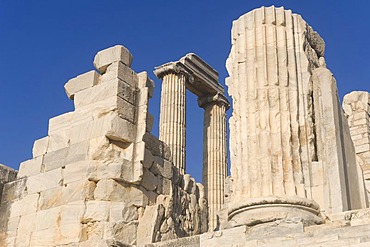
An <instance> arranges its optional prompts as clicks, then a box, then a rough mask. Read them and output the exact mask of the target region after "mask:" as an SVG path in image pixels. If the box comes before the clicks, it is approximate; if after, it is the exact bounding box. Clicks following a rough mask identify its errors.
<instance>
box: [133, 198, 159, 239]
mask: <svg viewBox="0 0 370 247" xmlns="http://www.w3.org/2000/svg"><path fill="white" fill-rule="evenodd" d="M164 211H165V210H164V207H163V206H162V205H153V206H147V207H146V208H145V211H144V214H143V216H142V217H141V218H140V219H139V225H138V229H137V230H138V232H139V233H140V234H138V236H137V245H138V246H145V244H150V243H153V242H154V241H155V235H156V233H157V232H158V231H159V228H160V223H161V221H162V218H163V216H164Z"/></svg>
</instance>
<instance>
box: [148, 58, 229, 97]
mask: <svg viewBox="0 0 370 247" xmlns="http://www.w3.org/2000/svg"><path fill="white" fill-rule="evenodd" d="M170 73H173V74H179V73H183V74H185V75H186V76H187V80H186V88H187V89H189V90H190V91H191V92H192V93H194V94H195V95H197V96H198V97H204V96H208V95H214V94H217V93H220V94H224V88H223V87H222V85H221V84H220V83H218V72H217V71H216V70H214V69H213V68H212V67H211V66H210V65H209V64H207V63H206V62H205V61H203V60H202V59H201V58H200V57H198V56H197V55H195V54H194V53H189V54H187V55H185V56H184V57H182V58H181V59H180V60H179V61H176V62H168V63H165V64H163V65H161V66H158V67H155V70H154V74H155V75H156V76H157V77H158V78H160V79H163V77H164V76H165V75H167V74H170Z"/></svg>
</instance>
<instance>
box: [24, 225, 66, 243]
mask: <svg viewBox="0 0 370 247" xmlns="http://www.w3.org/2000/svg"><path fill="white" fill-rule="evenodd" d="M58 231H59V230H58V229H57V228H55V227H52V228H48V229H45V230H41V231H35V232H33V233H32V237H31V241H30V244H29V245H27V246H45V247H46V246H52V245H51V244H50V243H52V244H53V245H55V244H59V240H60V239H59V234H58Z"/></svg>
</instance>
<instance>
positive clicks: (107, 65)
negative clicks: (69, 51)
mask: <svg viewBox="0 0 370 247" xmlns="http://www.w3.org/2000/svg"><path fill="white" fill-rule="evenodd" d="M324 52H325V43H324V41H323V39H322V38H321V37H320V35H319V34H318V33H317V32H315V31H314V30H313V29H312V28H311V27H310V26H309V25H308V24H307V23H306V22H305V21H304V20H303V18H302V17H301V16H299V15H297V14H293V13H292V12H291V11H290V10H285V9H284V8H275V7H274V6H272V7H268V8H266V7H261V8H259V9H256V10H253V11H251V12H249V13H247V14H245V15H243V16H241V17H239V18H238V19H237V20H235V21H234V22H233V27H232V47H231V51H230V54H229V57H228V59H227V61H226V67H227V70H228V73H229V77H228V78H226V84H227V86H228V93H229V95H230V96H231V98H232V105H233V108H232V117H231V118H230V120H229V129H230V140H229V144H230V146H229V148H230V149H229V150H230V163H231V164H230V166H231V175H230V176H228V172H227V167H228V166H227V160H228V159H227V145H226V143H227V140H226V136H227V135H226V133H227V128H226V111H227V110H228V109H229V107H230V103H229V102H228V100H227V97H226V96H225V92H224V89H223V87H222V86H221V84H220V83H219V78H218V73H217V71H215V70H214V69H213V68H212V67H211V66H210V65H209V64H208V63H207V62H205V61H203V60H202V59H201V58H200V57H199V56H197V55H196V54H193V53H189V54H187V55H185V56H184V57H182V58H180V59H179V60H178V61H175V62H168V63H165V64H163V65H161V66H159V67H156V68H155V70H154V74H155V75H156V76H157V77H158V78H160V79H161V80H162V85H161V88H162V93H161V109H160V117H159V123H160V124H159V128H160V129H159V138H157V137H155V136H154V135H152V134H151V130H152V125H153V122H154V121H156V119H154V117H153V116H152V115H151V114H150V113H149V112H148V105H149V99H150V98H151V97H153V88H154V83H153V81H152V80H151V79H150V78H149V76H148V74H147V72H141V73H137V72H135V71H133V70H132V69H131V64H132V61H133V56H132V55H131V53H130V51H129V50H128V49H126V48H125V47H124V46H120V45H117V46H114V47H111V48H108V49H105V50H102V51H100V52H98V53H97V54H96V56H95V58H94V66H95V69H94V70H92V71H90V72H87V73H84V74H82V75H79V76H77V77H75V78H73V79H71V80H69V81H68V82H67V83H66V84H65V91H66V94H67V96H68V97H69V98H70V99H71V100H73V102H74V108H75V110H74V111H73V112H68V113H65V114H63V115H60V116H57V117H54V118H51V119H50V120H49V129H48V135H47V136H46V137H44V138H41V139H39V140H36V141H35V143H34V146H33V158H32V159H30V160H27V161H25V162H23V163H21V164H20V168H19V171H15V170H13V169H11V168H9V167H6V166H3V165H1V166H0V198H1V201H0V203H1V204H0V217H1V220H0V246H35V247H39V246H81V247H83V246H89V247H90V246H99V247H100V246H147V247H155V246H158V247H159V246H189V247H195V246H207V247H212V246H358V247H360V246H368V245H370V234H369V232H370V209H369V208H368V207H369V196H370V94H369V93H368V92H352V93H350V94H348V95H346V96H345V97H344V100H343V108H342V107H341V105H340V101H339V98H338V94H337V87H336V80H335V78H334V76H333V75H332V73H331V72H330V70H329V69H327V67H326V64H325V59H324ZM187 89H188V90H189V91H190V92H192V93H193V94H195V95H196V96H197V97H198V104H199V106H200V107H201V108H203V109H204V137H203V181H202V183H199V182H196V181H195V179H194V178H192V177H191V175H189V174H187V173H186V117H185V116H186V93H185V92H186V90H187Z"/></svg>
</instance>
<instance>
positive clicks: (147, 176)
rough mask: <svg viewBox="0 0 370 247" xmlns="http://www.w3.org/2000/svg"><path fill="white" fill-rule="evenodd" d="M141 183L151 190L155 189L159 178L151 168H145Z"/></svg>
mask: <svg viewBox="0 0 370 247" xmlns="http://www.w3.org/2000/svg"><path fill="white" fill-rule="evenodd" d="M140 185H141V186H143V187H144V188H145V189H147V190H149V191H154V190H155V189H156V188H157V186H158V178H157V177H156V176H155V175H154V174H153V173H152V172H150V171H149V170H147V169H144V173H143V178H142V180H141V183H140Z"/></svg>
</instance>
